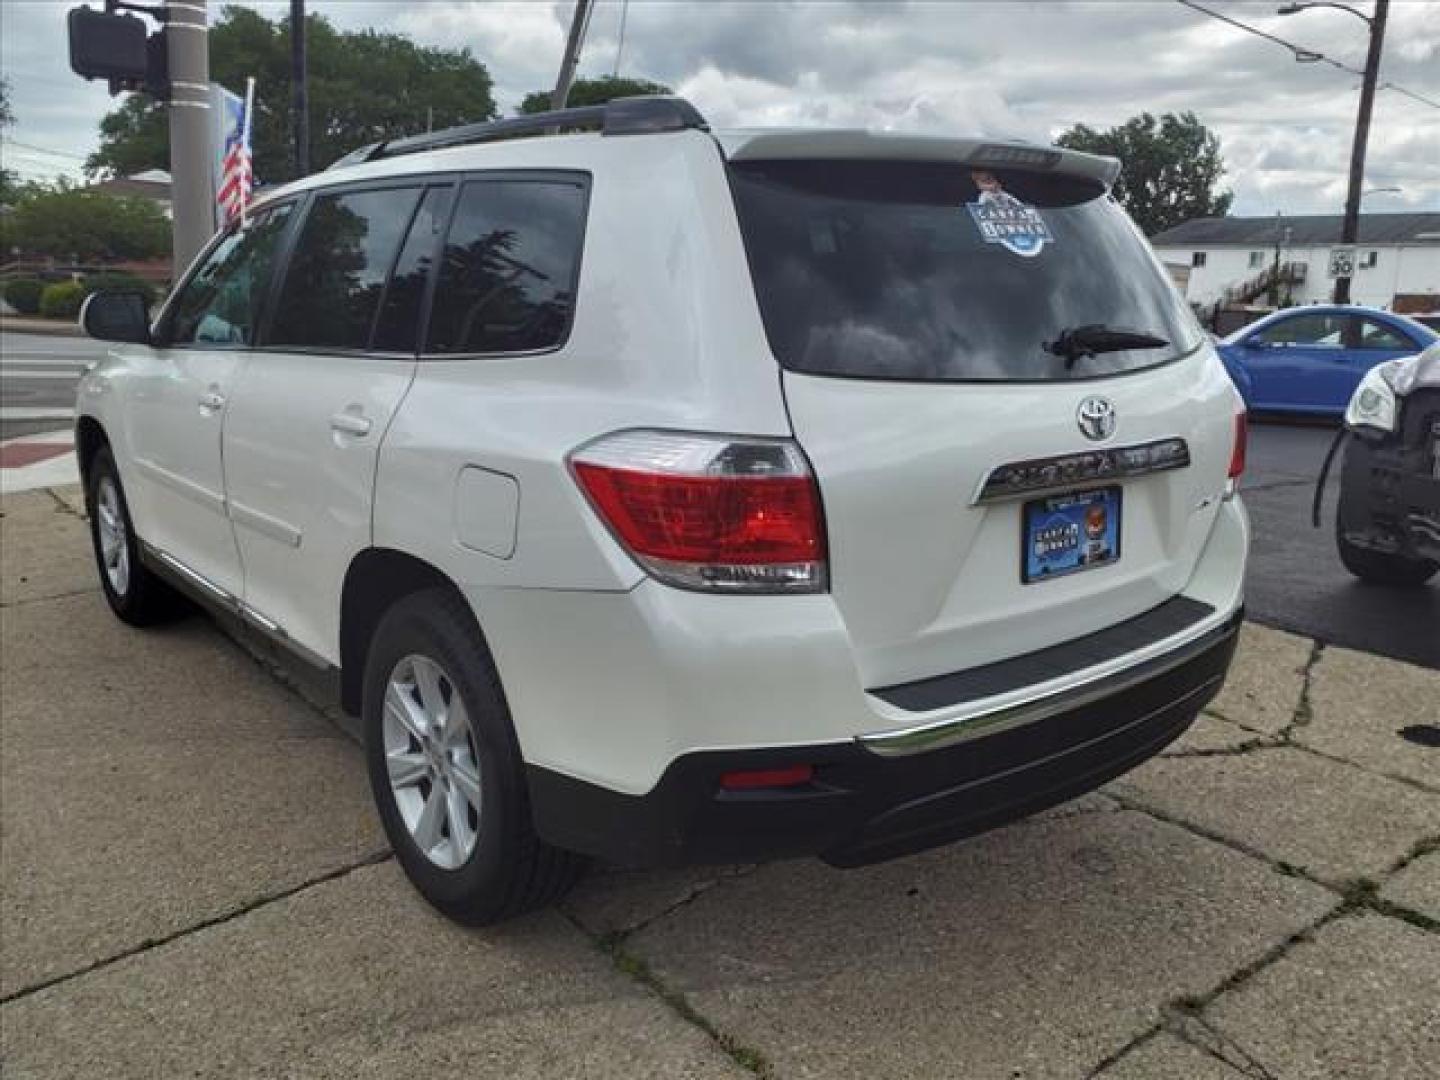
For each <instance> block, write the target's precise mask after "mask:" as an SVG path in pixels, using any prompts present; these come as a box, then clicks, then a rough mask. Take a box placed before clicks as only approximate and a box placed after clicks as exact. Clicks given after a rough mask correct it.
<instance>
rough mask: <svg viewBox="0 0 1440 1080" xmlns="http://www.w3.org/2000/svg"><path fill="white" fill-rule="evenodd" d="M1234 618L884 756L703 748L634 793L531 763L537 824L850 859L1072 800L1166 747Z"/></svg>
mask: <svg viewBox="0 0 1440 1080" xmlns="http://www.w3.org/2000/svg"><path fill="white" fill-rule="evenodd" d="M1239 621H1240V616H1239V615H1238V614H1237V615H1236V617H1235V618H1234V619H1233V620H1231V621H1229V622H1227V623H1226V624H1225V625H1224V626H1222V627H1220V628H1218V629H1217V630H1215V631H1213V632H1212V634H1211V635H1210V636H1209V638H1208V639H1207V640H1206V642H1205V644H1204V645H1203V647H1201V648H1200V649H1198V650H1197V651H1196V652H1195V654H1194V655H1193V656H1191V657H1190V658H1189V659H1188V660H1186V661H1185V662H1184V663H1182V664H1179V665H1178V666H1175V667H1171V668H1169V669H1168V670H1164V671H1161V672H1159V673H1157V674H1156V675H1155V676H1154V677H1152V678H1149V679H1145V680H1143V681H1140V682H1128V683H1124V684H1123V685H1122V684H1117V685H1121V688H1120V689H1117V690H1116V692H1115V693H1113V694H1108V695H1104V696H1100V697H1098V698H1097V697H1095V696H1093V693H1092V694H1091V695H1090V696H1087V697H1086V698H1085V699H1084V701H1083V703H1082V704H1079V705H1077V706H1076V707H1075V708H1072V709H1066V710H1062V711H1060V712H1058V713H1056V714H1054V715H1051V716H1047V717H1046V718H1044V719H1043V720H1037V721H1035V722H1034V723H1031V724H1026V725H1024V726H1021V727H1016V728H1011V729H1008V730H1005V731H1001V732H997V733H996V734H994V735H990V736H986V737H984V738H977V739H974V740H972V741H969V742H964V743H960V744H957V745H955V746H950V747H946V748H944V749H939V750H932V751H929V752H926V753H920V754H914V755H910V756H906V757H894V758H884V757H880V756H878V755H876V754H873V753H871V752H870V751H868V750H866V749H864V748H863V747H862V746H860V745H859V744H858V743H857V742H855V741H846V742H843V743H832V744H825V745H821V746H796V747H767V748H764V749H757V750H723V751H703V752H698V753H694V754H686V755H684V756H683V757H680V758H677V759H676V760H675V761H674V762H673V763H671V765H670V767H669V768H668V769H667V770H666V771H665V773H664V775H663V776H662V777H661V778H660V781H659V782H658V783H657V784H656V785H655V787H654V788H653V789H652V790H651V791H650V792H649V793H648V794H645V795H638V796H637V795H624V794H621V793H618V792H615V791H611V790H610V789H608V788H604V787H600V786H598V785H595V784H589V783H586V782H584V781H580V780H576V779H574V778H572V777H568V776H565V775H563V774H561V773H557V772H554V771H552V770H549V769H544V768H540V767H538V766H529V767H528V770H527V771H528V778H529V785H530V797H531V803H532V807H533V811H534V816H535V825H536V828H537V830H538V831H539V833H540V835H541V836H542V837H544V838H545V839H546V840H547V841H549V842H550V843H552V844H555V845H557V846H559V847H565V848H570V849H572V850H575V851H581V852H585V853H588V854H591V855H596V856H599V857H601V858H605V859H608V860H610V861H611V862H616V863H621V864H625V865H633V866H660V865H679V864H684V863H696V862H729V861H751V860H757V859H768V858H782V857H787V856H799V855H820V856H821V857H823V858H825V859H826V860H827V861H829V862H831V863H834V864H836V865H839V866H856V865H861V864H864V863H869V862H875V861H878V860H882V859H887V858H894V857H896V856H899V855H903V854H907V853H909V852H912V851H919V850H922V849H924V848H927V847H932V846H934V845H936V844H942V843H947V842H949V841H951V840H956V839H959V838H961V837H964V836H970V835H973V834H975V833H979V832H984V831H985V830H987V829H992V828H995V827H996V826H998V825H1003V824H1005V823H1006V822H1009V821H1013V820H1015V819H1017V818H1021V817H1024V816H1026V815H1029V814H1033V813H1035V812H1037V811H1039V810H1043V809H1045V808H1046V807H1049V806H1054V805H1055V804H1057V803H1061V802H1064V801H1066V800H1068V799H1072V798H1074V797H1075V796H1077V795H1080V794H1083V793H1084V792H1086V791H1090V790H1093V789H1094V788H1096V787H1099V786H1100V785H1101V784H1104V783H1105V782H1106V781H1108V780H1110V779H1112V778H1114V777H1116V776H1118V775H1120V774H1121V773H1123V772H1125V771H1127V770H1129V769H1131V768H1133V767H1135V766H1136V765H1138V764H1139V763H1140V762H1142V761H1144V760H1146V759H1147V758H1149V757H1151V756H1153V755H1154V754H1156V753H1158V752H1159V751H1160V750H1161V749H1162V748H1164V747H1165V746H1166V745H1167V744H1168V743H1170V742H1171V741H1172V740H1173V739H1175V738H1176V737H1177V736H1179V735H1180V734H1181V733H1182V732H1183V731H1184V730H1185V729H1186V728H1187V727H1188V726H1189V725H1190V724H1191V722H1192V721H1193V720H1194V718H1195V716H1196V714H1197V713H1198V712H1199V711H1200V709H1201V708H1202V707H1203V706H1204V705H1205V703H1206V702H1207V701H1209V700H1210V698H1211V697H1213V696H1214V695H1215V694H1216V693H1217V692H1218V691H1219V689H1220V686H1221V684H1222V682H1223V681H1224V678H1225V673H1226V670H1227V669H1228V668H1229V665H1230V659H1231V656H1232V655H1233V653H1234V649H1235V640H1236V633H1237V631H1238V628H1239ZM1092 689H1093V688H1092ZM799 764H808V765H811V766H813V767H814V780H813V781H812V782H811V783H809V784H806V785H804V786H802V787H797V788H770V789H762V790H754V791H724V790H722V789H721V787H720V777H721V776H722V775H723V774H724V773H727V772H731V771H735V770H748V769H766V768H777V767H783V766H789V765H799Z"/></svg>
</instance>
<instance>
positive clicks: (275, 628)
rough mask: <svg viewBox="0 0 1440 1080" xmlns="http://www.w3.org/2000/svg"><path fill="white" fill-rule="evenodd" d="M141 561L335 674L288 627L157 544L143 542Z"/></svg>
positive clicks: (194, 596) (208, 603)
mask: <svg viewBox="0 0 1440 1080" xmlns="http://www.w3.org/2000/svg"><path fill="white" fill-rule="evenodd" d="M140 558H141V561H143V562H144V563H145V565H146V566H148V567H149V568H150V569H152V570H154V571H155V572H156V573H157V574H159V575H160V576H161V577H163V578H164V579H165V580H166V581H168V582H169V583H170V584H172V585H174V586H175V587H176V588H178V589H179V590H180V591H181V592H183V593H185V595H187V596H189V597H191V598H192V599H194V600H196V601H198V602H199V603H202V604H205V605H206V606H208V607H211V608H214V609H217V610H219V611H223V612H224V613H225V614H227V615H233V616H235V617H236V618H238V619H239V620H240V621H241V622H243V623H244V624H245V625H246V626H249V627H251V628H252V629H254V630H258V631H260V633H261V634H263V635H264V636H265V637H266V638H268V639H269V640H270V641H273V642H274V643H275V644H276V645H279V646H281V647H282V648H284V649H286V650H287V651H288V652H291V653H293V654H294V655H295V656H297V657H299V658H300V659H301V660H303V661H305V663H307V664H309V665H310V666H311V667H314V668H317V669H319V670H320V671H331V670H333V669H334V667H335V665H334V664H332V663H330V661H328V660H326V659H325V658H324V657H323V656H321V655H320V654H319V653H316V652H313V651H311V650H310V649H307V648H306V647H305V646H304V645H301V644H300V643H299V642H298V641H296V640H295V639H294V638H292V637H291V636H290V635H289V634H288V633H286V631H285V628H284V627H283V626H281V625H280V624H279V623H278V622H276V621H275V620H274V619H272V618H270V617H269V616H268V615H266V614H264V613H263V612H260V611H257V610H255V608H253V607H251V606H250V605H249V604H247V603H245V601H243V600H241V599H240V598H239V597H238V596H236V595H235V594H234V593H232V592H230V591H228V590H227V589H222V588H221V587H220V586H219V585H217V584H215V582H213V581H211V580H210V579H209V578H207V577H206V576H205V575H204V574H202V573H200V572H199V571H198V570H195V569H193V568H191V567H189V566H186V565H185V564H184V563H183V562H181V561H180V560H179V559H177V558H176V557H175V556H174V555H171V554H170V553H169V552H168V551H164V550H162V549H160V548H158V547H156V546H155V545H154V544H151V543H148V542H146V541H144V540H141V541H140Z"/></svg>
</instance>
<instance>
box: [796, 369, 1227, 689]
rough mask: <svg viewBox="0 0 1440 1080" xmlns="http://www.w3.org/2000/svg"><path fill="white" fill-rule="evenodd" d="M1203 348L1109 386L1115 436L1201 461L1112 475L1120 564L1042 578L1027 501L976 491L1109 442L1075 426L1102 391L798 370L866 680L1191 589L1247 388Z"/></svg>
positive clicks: (799, 410)
mask: <svg viewBox="0 0 1440 1080" xmlns="http://www.w3.org/2000/svg"><path fill="white" fill-rule="evenodd" d="M1206 354H1208V349H1207V350H1206ZM1206 354H1201V355H1198V356H1195V357H1192V358H1191V359H1189V360H1187V361H1185V362H1182V363H1179V364H1175V365H1172V366H1170V367H1167V368H1164V369H1161V370H1159V371H1154V372H1147V373H1145V374H1143V375H1140V376H1135V377H1131V378H1128V379H1119V380H1110V381H1107V382H1106V383H1105V385H1104V391H1105V392H1104V396H1105V397H1106V398H1107V399H1108V400H1109V401H1111V402H1112V403H1113V406H1114V409H1115V413H1116V416H1117V418H1118V422H1117V428H1116V432H1115V435H1114V437H1113V438H1112V439H1111V440H1110V442H1111V444H1113V445H1114V446H1131V445H1136V444H1141V443H1147V442H1152V441H1155V440H1161V439H1170V438H1174V437H1179V438H1183V439H1184V440H1185V441H1186V445H1187V447H1188V450H1189V454H1190V464H1189V465H1188V466H1187V467H1184V468H1178V469H1171V470H1166V471H1162V472H1157V473H1153V474H1149V475H1143V476H1137V477H1133V478H1127V479H1121V480H1118V481H1116V483H1117V484H1118V486H1119V487H1120V488H1121V496H1122V498H1121V515H1120V538H1119V539H1120V543H1119V557H1118V558H1117V559H1116V560H1115V561H1114V562H1113V563H1109V564H1107V565H1103V566H1097V567H1095V568H1093V569H1087V570H1084V571H1081V572H1076V573H1071V574H1067V575H1065V576H1063V577H1056V578H1054V579H1053V580H1036V581H1031V582H1029V583H1026V582H1024V581H1023V580H1022V531H1021V524H1022V510H1023V507H1024V506H1025V504H1026V502H1027V501H1029V497H1027V496H1018V497H1015V498H1010V499H1003V500H1000V501H994V502H979V501H977V495H978V494H979V492H980V488H981V485H982V483H983V482H984V480H985V478H986V477H987V475H989V473H990V472H991V471H992V470H993V469H996V468H998V467H1000V466H1003V465H1006V464H1008V463H1012V462H1020V461H1029V460H1033V459H1037V458H1048V457H1051V456H1056V455H1066V454H1074V453H1076V452H1077V451H1078V452H1084V451H1086V450H1088V449H1090V448H1092V447H1093V446H1095V444H1094V443H1090V442H1088V441H1087V440H1086V439H1085V438H1084V437H1083V436H1082V435H1081V433H1080V430H1079V426H1078V424H1077V422H1076V418H1075V414H1076V410H1077V407H1078V404H1079V402H1080V401H1081V400H1083V399H1084V398H1086V397H1088V396H1092V395H1093V393H1094V390H1095V389H1096V387H1095V386H1094V385H1093V384H1090V385H1087V386H1085V387H1077V386H1073V385H1065V384H1052V385H1049V386H1044V387H1037V386H1034V385H1013V384H1012V385H995V386H979V385H952V386H926V385H915V384H906V383H882V382H866V381H860V380H845V379H826V378H817V377H814V376H806V375H799V374H795V373H787V374H786V375H785V396H786V401H787V403H788V404H789V407H790V413H791V418H792V422H793V424H794V428H795V435H796V437H797V438H798V439H799V441H800V444H801V446H802V447H803V448H804V450H805V452H806V454H807V455H808V456H809V458H810V461H811V464H812V466H813V467H814V469H815V473H816V476H817V477H818V479H819V484H820V493H821V498H822V500H823V503H824V508H825V519H826V529H827V532H828V537H829V546H830V575H831V592H832V594H833V595H834V597H835V602H836V603H837V604H838V605H839V607H840V611H841V613H842V615H843V617H844V619H845V623H846V626H847V628H848V631H849V634H850V639H851V642H852V647H853V649H854V652H855V659H856V663H857V666H858V667H859V669H860V673H861V677H862V680H863V682H864V685H866V686H868V687H872V688H873V687H880V686H888V685H892V684H895V683H900V682H908V681H910V680H914V679H920V678H926V677H929V676H932V675H938V674H944V673H947V672H951V671H956V670H959V669H963V668H968V667H973V666H978V665H980V664H985V663H989V662H991V661H994V660H999V659H1004V658H1007V657H1011V656H1017V655H1020V654H1023V653H1027V652H1032V651H1034V650H1037V649H1042V648H1045V647H1047V646H1050V645H1054V644H1057V643H1059V642H1062V641H1068V640H1070V639H1072V638H1076V637H1079V636H1081V635H1083V634H1087V633H1090V632H1092V631H1095V630H1099V629H1103V628H1104V627H1107V626H1111V625H1113V624H1115V623H1117V622H1120V621H1122V620H1124V619H1127V618H1130V617H1132V616H1135V615H1138V614H1140V613H1141V612H1144V611H1146V610H1148V609H1150V608H1152V607H1155V606H1156V605H1158V604H1160V603H1162V602H1163V601H1165V600H1166V599H1168V598H1169V597H1171V596H1173V595H1175V594H1176V593H1177V592H1179V591H1180V590H1181V589H1183V588H1184V586H1185V584H1186V582H1187V581H1188V580H1189V577H1190V573H1191V571H1192V569H1193V568H1194V565H1195V562H1196V560H1197V559H1198V558H1199V555H1200V552H1201V549H1202V548H1203V546H1204V543H1205V540H1206V538H1207V537H1208V536H1209V532H1210V527H1211V525H1212V523H1213V521H1214V517H1215V513H1216V511H1217V509H1218V506H1219V503H1220V498H1221V495H1222V492H1223V489H1224V486H1225V479H1226V472H1227V467H1228V465H1229V455H1230V446H1231V425H1232V423H1233V419H1232V418H1233V415H1234V405H1233V397H1232V394H1233V391H1232V390H1231V389H1230V387H1229V384H1228V382H1227V380H1226V379H1225V377H1224V375H1223V373H1222V372H1220V371H1219V365H1218V362H1216V361H1215V360H1214V358H1213V357H1212V356H1209V355H1206ZM1074 486H1075V487H1078V488H1085V487H1092V488H1093V487H1095V486H1097V485H1095V484H1088V485H1087V484H1084V483H1078V484H1076V485H1074ZM1105 486H1108V484H1107V485H1105ZM1062 490H1063V489H1062Z"/></svg>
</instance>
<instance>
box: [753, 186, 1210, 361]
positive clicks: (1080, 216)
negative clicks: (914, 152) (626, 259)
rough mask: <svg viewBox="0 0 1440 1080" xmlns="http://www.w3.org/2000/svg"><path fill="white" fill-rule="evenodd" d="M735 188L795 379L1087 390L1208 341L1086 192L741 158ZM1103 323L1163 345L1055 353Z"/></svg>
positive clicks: (1159, 274)
mask: <svg viewBox="0 0 1440 1080" xmlns="http://www.w3.org/2000/svg"><path fill="white" fill-rule="evenodd" d="M730 176H731V188H732V190H733V192H734V196H735V205H736V210H737V212H738V214H739V218H740V226H741V232H742V234H743V236H744V241H745V248H746V252H747V255H748V257H749V262H750V270H751V276H752V278H753V280H754V284H755V293H756V298H757V300H758V301H759V304H760V312H761V315H762V317H763V319H764V323H765V329H766V334H767V336H768V338H769V341H770V347H771V349H772V351H773V352H774V353H775V355H776V358H777V359H778V360H779V361H780V363H781V364H782V365H784V366H785V367H786V368H789V369H790V370H793V371H800V372H806V373H810V374H817V375H837V376H855V377H865V378H882V379H901V380H918V381H986V382H988V381H1041V380H1044V381H1049V380H1059V379H1071V378H1092V377H1094V376H1097V375H1111V374H1117V373H1120V372H1127V371H1134V370H1138V369H1141V368H1146V367H1151V366H1155V365H1157V364H1162V363H1165V362H1167V361H1169V360H1172V359H1175V358H1176V357H1179V356H1181V355H1184V354H1186V353H1188V352H1190V351H1191V350H1193V349H1195V348H1196V347H1197V346H1198V345H1199V344H1200V342H1201V340H1202V336H1201V332H1200V328H1199V326H1198V324H1197V323H1196V322H1195V319H1194V317H1193V316H1192V315H1191V313H1190V311H1189V309H1188V308H1186V307H1185V305H1184V302H1183V301H1182V300H1181V299H1180V298H1179V296H1178V295H1177V294H1176V292H1175V290H1174V288H1173V286H1172V285H1171V284H1170V282H1169V280H1168V278H1167V277H1166V276H1165V273H1164V271H1163V270H1162V268H1161V267H1160V265H1159V263H1158V262H1157V261H1156V259H1155V258H1154V256H1153V255H1152V253H1151V252H1150V249H1149V246H1148V245H1147V244H1146V243H1145V241H1144V239H1143V238H1142V237H1141V236H1140V234H1139V232H1138V231H1137V230H1136V229H1135V227H1134V225H1133V224H1132V223H1131V222H1130V220H1129V219H1128V218H1127V217H1126V216H1125V214H1124V212H1123V211H1122V210H1121V209H1120V207H1119V206H1118V205H1117V204H1116V203H1115V202H1114V201H1113V200H1112V199H1111V198H1110V197H1109V196H1108V195H1106V194H1105V193H1104V192H1102V191H1101V190H1100V189H1099V188H1098V187H1096V186H1095V185H1093V184H1091V183H1087V182H1082V181H1080V180H1077V179H1074V178H1067V177H1063V176H1050V175H1047V174H1044V173H1034V172H1024V171H1018V170H994V171H982V170H972V169H970V168H969V167H968V166H963V165H957V164H949V163H930V162H900V161H895V162H886V161H817V160H807V161H759V162H738V163H734V164H732V165H731V166H730ZM1094 324H1100V325H1103V326H1106V327H1110V328H1114V329H1124V330H1134V331H1140V332H1143V333H1145V334H1149V335H1152V336H1154V337H1159V338H1163V339H1164V340H1165V341H1166V343H1167V344H1166V345H1165V346H1163V347H1159V348H1145V349H1140V348H1129V349H1123V350H1120V351H1117V352H1102V353H1100V354H1099V355H1095V356H1090V357H1085V358H1082V359H1079V360H1077V361H1075V362H1074V363H1071V364H1067V362H1066V360H1065V358H1063V357H1062V356H1059V355H1056V354H1055V353H1053V352H1051V351H1048V350H1047V349H1046V348H1045V346H1046V344H1047V343H1055V342H1057V341H1058V339H1059V338H1060V335H1061V334H1062V333H1064V332H1065V331H1067V330H1074V329H1077V328H1080V327H1087V326H1091V325H1094Z"/></svg>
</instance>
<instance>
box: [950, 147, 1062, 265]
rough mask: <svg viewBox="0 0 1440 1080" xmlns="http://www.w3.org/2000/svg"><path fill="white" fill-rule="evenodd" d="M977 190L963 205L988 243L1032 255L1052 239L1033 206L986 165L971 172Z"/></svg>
mask: <svg viewBox="0 0 1440 1080" xmlns="http://www.w3.org/2000/svg"><path fill="white" fill-rule="evenodd" d="M970 179H972V180H974V181H975V186H976V187H977V188H979V189H980V194H979V195H978V196H976V198H975V201H974V202H972V203H966V204H965V209H966V210H969V211H970V217H971V219H972V220H973V221H974V222H975V227H976V228H977V229H979V230H980V238H981V239H982V240H984V241H985V243H987V244H1000V245H1002V246H1003V247H1006V248H1008V249H1009V250H1011V251H1013V252H1014V253H1015V254H1016V255H1023V256H1024V257H1025V258H1027V259H1028V258H1033V257H1034V256H1036V255H1039V254H1040V251H1041V249H1042V248H1043V247H1044V246H1045V245H1046V244H1049V243H1052V242H1053V241H1054V239H1055V237H1054V236H1052V235H1051V234H1050V227H1049V226H1048V225H1046V224H1045V219H1044V218H1042V217H1041V216H1040V211H1039V210H1036V209H1035V208H1034V207H1033V206H1026V205H1025V204H1024V203H1023V202H1021V201H1020V200H1019V199H1017V198H1016V197H1015V196H1014V195H1011V194H1010V193H1009V192H1008V191H1006V190H1005V189H1004V188H1003V187H1001V186H1000V178H999V177H997V176H996V175H995V174H994V173H992V172H989V171H987V170H985V169H976V170H975V171H973V172H972V173H971V174H970Z"/></svg>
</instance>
